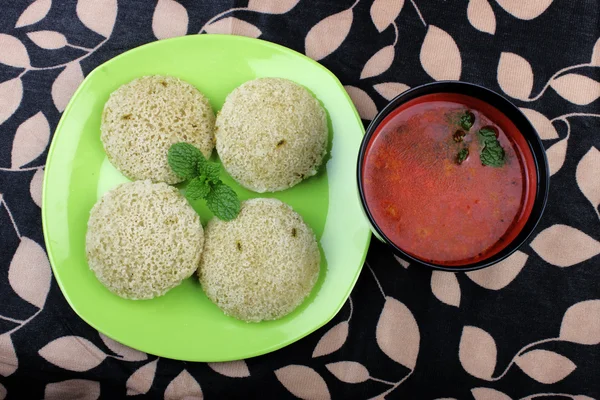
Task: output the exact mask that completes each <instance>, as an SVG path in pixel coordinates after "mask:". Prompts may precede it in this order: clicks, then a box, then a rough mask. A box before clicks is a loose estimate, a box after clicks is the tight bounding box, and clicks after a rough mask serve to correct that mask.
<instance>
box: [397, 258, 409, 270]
mask: <svg viewBox="0 0 600 400" xmlns="http://www.w3.org/2000/svg"><path fill="white" fill-rule="evenodd" d="M394 258H395V259H396V261H398V263H399V264H400V265H402V268H404V269H407V268H408V266H409V265H410V263H409V262H408V261H406V260H403V259H401V258H400V257H398V256H394Z"/></svg>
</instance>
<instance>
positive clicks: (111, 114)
mask: <svg viewBox="0 0 600 400" xmlns="http://www.w3.org/2000/svg"><path fill="white" fill-rule="evenodd" d="M214 124H215V115H214V113H213V110H212V108H211V106H210V103H209V102H208V99H207V98H206V97H204V95H203V94H202V93H200V91H199V90H198V89H196V88H195V87H194V86H192V85H191V84H189V83H187V82H185V81H183V80H181V79H178V78H175V77H172V76H158V75H154V76H145V77H142V78H139V79H135V80H133V81H131V82H129V83H127V84H125V85H123V86H121V87H119V88H118V89H117V90H116V91H114V92H113V93H112V94H111V95H110V97H109V99H108V101H107V102H106V104H105V106H104V112H103V113H102V122H101V127H100V130H101V139H102V143H103V144H104V150H105V151H106V154H107V155H108V159H109V160H110V162H111V163H112V164H113V165H114V166H115V167H116V168H117V169H118V170H119V171H121V172H122V173H123V174H124V175H125V176H127V177H128V178H129V179H132V180H137V179H150V180H152V181H153V182H166V183H171V184H173V183H178V182H181V181H182V179H181V178H180V177H178V176H177V175H175V174H174V173H173V171H172V170H171V168H169V164H168V163H167V152H168V151H169V148H170V147H171V145H172V144H174V143H177V142H187V143H190V144H192V145H194V146H196V147H197V148H198V149H199V150H200V151H202V154H204V156H205V157H206V158H209V157H210V155H211V153H212V150H213V148H214V132H213V131H214Z"/></svg>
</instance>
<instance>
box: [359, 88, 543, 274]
mask: <svg viewBox="0 0 600 400" xmlns="http://www.w3.org/2000/svg"><path fill="white" fill-rule="evenodd" d="M434 93H458V94H463V95H467V96H471V97H474V98H476V99H479V100H481V101H483V102H485V103H488V104H489V105H491V106H493V107H495V108H497V109H498V110H499V111H500V112H502V113H503V114H504V115H505V116H506V117H507V118H508V119H510V120H511V121H512V122H513V123H514V124H515V126H516V127H517V128H518V130H519V131H520V132H521V134H522V136H523V137H524V138H525V140H526V142H527V144H528V145H529V150H530V151H531V154H532V156H533V161H534V165H535V172H536V175H537V186H536V192H535V198H534V203H533V208H532V210H531V213H530V214H529V217H528V218H527V221H526V222H525V225H524V226H523V229H521V231H520V232H519V233H518V234H517V236H516V237H515V238H514V239H513V240H512V241H511V242H510V243H509V244H508V245H507V246H506V247H505V248H503V249H502V250H501V251H499V252H498V253H496V254H494V255H492V256H490V257H488V258H485V259H483V260H480V261H477V262H475V263H471V264H465V265H460V266H447V265H439V264H434V263H430V262H426V261H423V260H420V259H418V258H415V257H413V256H411V255H410V254H408V253H406V252H404V251H403V250H402V249H401V248H400V247H398V246H396V245H395V244H394V243H393V242H392V241H391V240H390V239H389V238H388V237H387V236H386V235H385V234H384V233H383V231H382V230H381V229H380V228H379V226H378V225H377V223H376V222H375V219H374V218H373V215H372V214H371V212H370V211H369V207H368V206H367V202H366V199H365V193H364V191H363V182H362V166H363V162H364V156H365V152H366V149H367V145H368V144H369V141H370V140H371V136H373V133H374V132H375V130H376V128H377V127H378V126H379V124H380V123H381V121H383V119H384V118H385V117H386V116H387V115H388V114H389V113H390V112H392V111H393V110H395V109H396V108H398V107H399V106H400V105H402V104H404V103H406V102H408V101H410V100H413V99H415V98H417V97H421V96H424V95H428V94H434ZM357 181H358V190H359V192H360V200H361V203H362V207H363V210H364V211H365V214H366V216H367V218H368V219H369V222H370V224H371V227H372V230H373V232H374V233H375V234H376V236H378V237H379V239H380V240H382V241H383V242H385V243H387V244H388V245H389V246H390V247H391V248H392V250H393V251H394V253H395V254H396V255H398V256H399V257H401V258H403V259H406V260H407V261H410V262H411V263H414V264H418V265H426V266H428V267H430V268H434V269H439V270H444V271H451V272H465V271H472V270H476V269H481V268H485V267H489V266H491V265H493V264H496V263H497V262H499V261H501V260H503V259H505V258H507V257H508V256H510V255H511V254H512V253H514V252H515V251H516V250H517V249H519V247H521V245H523V243H524V242H525V241H526V240H527V238H528V237H529V236H530V235H531V233H532V232H533V230H534V229H535V227H536V225H537V224H538V222H539V221H540V219H541V217H542V214H543V212H544V208H545V207H546V201H547V199H548V190H549V186H550V173H549V170H548V160H547V158H546V152H545V151H544V146H543V145H542V141H541V140H540V137H539V136H538V134H537V133H536V131H535V129H534V127H533V126H532V125H531V123H530V122H529V120H528V119H527V117H525V115H524V114H523V113H522V112H521V111H520V110H519V109H518V108H517V107H516V106H515V105H514V104H512V103H511V102H510V101H509V100H507V99H506V98H504V97H503V96H501V95H499V94H498V93H496V92H493V91H491V90H489V89H486V88H484V87H482V86H479V85H474V84H472V83H466V82H456V81H442V82H435V83H428V84H425V85H421V86H418V87H415V88H413V89H410V90H407V91H406V92H404V93H402V94H400V95H398V96H397V97H396V98H394V99H393V100H392V101H391V102H390V103H389V104H388V105H387V106H386V107H385V108H384V109H383V110H381V112H380V113H379V114H378V115H377V116H376V117H375V119H373V121H371V123H370V124H369V126H368V128H367V132H366V134H365V137H364V138H363V141H362V144H361V146H360V152H359V154H358V167H357Z"/></svg>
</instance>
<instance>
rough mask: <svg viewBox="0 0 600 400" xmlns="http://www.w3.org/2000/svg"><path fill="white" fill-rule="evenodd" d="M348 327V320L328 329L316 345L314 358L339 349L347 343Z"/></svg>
mask: <svg viewBox="0 0 600 400" xmlns="http://www.w3.org/2000/svg"><path fill="white" fill-rule="evenodd" d="M348 328H349V324H348V321H342V322H340V323H339V324H337V325H335V326H334V327H333V328H331V329H330V330H329V331H327V333H326V334H324V335H323V337H322V338H321V339H320V340H319V342H318V343H317V345H316V346H315V350H314V351H313V353H312V356H313V358H315V357H321V356H324V355H327V354H331V353H333V352H335V351H338V350H339V349H340V348H341V347H342V346H343V345H344V343H346V339H347V338H348Z"/></svg>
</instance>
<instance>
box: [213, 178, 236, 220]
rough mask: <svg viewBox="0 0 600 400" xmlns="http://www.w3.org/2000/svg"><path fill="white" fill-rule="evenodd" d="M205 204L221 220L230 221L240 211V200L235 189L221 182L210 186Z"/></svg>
mask: <svg viewBox="0 0 600 400" xmlns="http://www.w3.org/2000/svg"><path fill="white" fill-rule="evenodd" d="M206 205H207V206H208V209H209V210H210V211H212V213H213V214H215V216H216V217H217V218H219V219H221V220H223V221H230V220H232V219H234V218H235V217H237V215H238V214H239V212H240V200H239V199H238V197H237V194H236V193H235V191H234V190H233V189H232V188H230V187H229V186H227V185H225V184H224V183H223V182H218V183H216V184H214V185H213V186H212V189H211V191H210V193H208V195H207V196H206Z"/></svg>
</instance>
